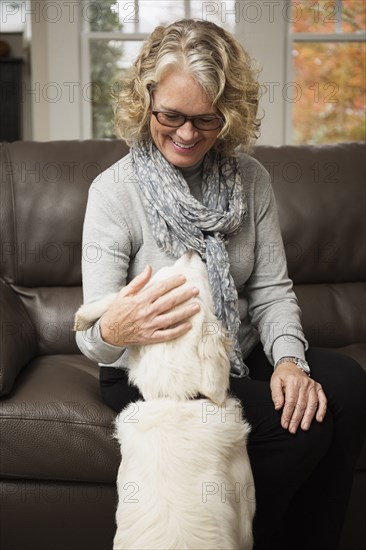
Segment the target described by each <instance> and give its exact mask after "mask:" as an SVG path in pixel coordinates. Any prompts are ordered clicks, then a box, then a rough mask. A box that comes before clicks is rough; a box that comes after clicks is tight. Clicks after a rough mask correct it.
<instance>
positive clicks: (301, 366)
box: [276, 357, 311, 376]
mask: <svg viewBox="0 0 366 550" xmlns="http://www.w3.org/2000/svg"><path fill="white" fill-rule="evenodd" d="M286 361H288V362H290V363H294V365H296V366H297V368H299V369H301V370H302V371H303V372H304V373H305V374H307V375H308V376H310V375H311V372H310V367H309V365H308V364H307V362H306V361H305V360H304V359H299V357H281V359H279V360H278V361H277V363H276V367H278V365H280V364H281V363H285V362H286Z"/></svg>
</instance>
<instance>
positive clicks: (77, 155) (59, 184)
mask: <svg viewBox="0 0 366 550" xmlns="http://www.w3.org/2000/svg"><path fill="white" fill-rule="evenodd" d="M127 151H128V148H127V146H126V145H125V144H124V143H123V142H122V141H117V140H116V141H108V140H86V141H80V142H78V141H53V142H46V143H37V142H26V141H24V142H15V143H11V144H2V145H1V146H0V160H1V164H2V165H1V179H2V181H1V203H0V218H1V228H2V231H1V249H2V254H1V259H0V276H2V277H3V278H4V279H5V280H6V281H7V282H8V283H13V284H18V285H21V286H24V287H37V286H74V285H80V284H81V260H80V258H81V253H82V251H81V235H82V228H83V221H84V212H85V207H86V202H87V197H88V190H89V186H90V184H91V182H92V181H93V179H95V178H96V177H97V176H98V175H99V174H100V173H101V172H102V171H103V170H105V169H106V168H108V167H109V166H111V165H112V164H113V163H114V162H116V161H117V160H118V159H119V158H121V157H123V156H124V155H125V154H126V153H127ZM3 228H4V229H3Z"/></svg>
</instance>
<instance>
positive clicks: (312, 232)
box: [0, 140, 366, 550]
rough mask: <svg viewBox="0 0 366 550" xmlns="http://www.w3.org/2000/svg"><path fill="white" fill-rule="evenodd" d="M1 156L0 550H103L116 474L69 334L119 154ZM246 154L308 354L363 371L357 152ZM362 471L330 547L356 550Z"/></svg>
mask: <svg viewBox="0 0 366 550" xmlns="http://www.w3.org/2000/svg"><path fill="white" fill-rule="evenodd" d="M0 153H1V274H0V275H1V281H0V297H1V301H0V311H1V350H0V395H1V397H0V418H1V424H0V425H1V432H0V445H1V450H0V486H1V492H0V512H1V516H0V517H1V519H0V548H1V549H2V550H50V549H52V550H84V549H85V550H108V549H110V548H111V545H112V539H113V536H114V511H115V506H116V490H115V480H116V474H117V468H118V465H119V450H118V447H117V445H116V443H115V441H114V440H113V439H112V430H111V424H112V421H113V418H114V413H113V412H112V411H111V410H110V409H109V408H108V407H107V406H106V405H104V403H103V402H102V400H101V398H100V395H99V386H98V368H97V365H95V364H93V363H92V362H91V361H89V360H88V359H87V358H85V357H83V356H82V355H81V354H80V353H79V350H78V348H77V346H76V344H75V339H74V333H73V331H72V324H73V313H74V312H75V310H76V309H77V307H78V305H79V304H80V303H81V301H82V293H81V269H80V264H81V262H80V259H81V254H82V253H87V251H82V250H81V235H82V225H83V217H84V211H85V205H86V201H87V193H88V187H89V185H90V183H91V181H92V180H93V179H94V178H95V177H96V176H97V175H98V174H99V173H100V172H101V171H102V170H104V169H105V168H107V167H108V166H109V165H111V164H112V163H113V162H115V161H116V160H117V159H118V158H120V157H121V156H123V155H124V154H125V153H126V147H125V146H124V145H123V144H122V143H121V142H117V141H102V140H91V141H84V142H77V141H69V142H67V141H64V142H49V143H34V142H16V143H12V144H8V145H6V144H3V145H2V146H1V152H0ZM255 156H256V157H257V158H258V159H259V160H260V161H261V162H262V163H263V164H264V165H265V166H266V167H267V169H268V170H269V172H270V173H271V174H272V176H273V185H274V189H275V193H276V196H277V201H278V206H279V214H280V220H281V226H282V230H283V235H284V240H285V245H286V253H287V259H288V266H289V272H290V275H291V277H292V278H293V280H294V282H295V291H296V293H297V295H298V298H299V301H300V305H301V307H302V310H303V324H304V328H305V333H306V334H307V337H308V339H309V340H310V343H311V344H312V345H314V346H325V347H332V348H335V349H337V350H339V351H340V352H342V353H345V354H349V355H350V356H352V357H354V358H356V359H357V360H358V361H359V362H360V363H362V365H363V367H364V368H366V342H365V335H366V326H365V325H366V320H365V278H366V277H365V224H364V207H365V188H364V182H365V180H366V178H365V173H364V169H365V148H364V144H357V143H348V144H339V145H329V146H323V147H314V146H301V147H296V146H286V147H279V148H275V147H264V146H262V147H257V149H256V151H255ZM269 245H270V243H269ZM365 469H366V453H365V452H364V453H363V455H362V457H361V459H360V461H359V464H358V468H357V471H356V473H355V483H354V489H353V494H352V500H351V504H350V507H349V514H348V518H347V523H346V526H345V529H344V534H343V542H342V545H341V548H342V550H361V548H363V543H364V541H365V540H366V536H365V522H364V518H363V517H362V512H363V506H364V502H365V501H364V500H363V498H364V495H365V480H366V472H365ZM314 498H316V495H314ZM304 521H305V522H306V518H304ZM314 549H315V546H314ZM314 549H312V550H314ZM309 550H310V549H309Z"/></svg>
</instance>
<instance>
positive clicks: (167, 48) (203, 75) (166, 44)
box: [114, 19, 260, 155]
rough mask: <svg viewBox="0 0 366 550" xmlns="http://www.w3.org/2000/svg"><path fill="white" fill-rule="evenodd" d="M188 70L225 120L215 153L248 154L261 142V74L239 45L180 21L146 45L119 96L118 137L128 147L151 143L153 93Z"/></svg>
mask: <svg viewBox="0 0 366 550" xmlns="http://www.w3.org/2000/svg"><path fill="white" fill-rule="evenodd" d="M174 67H176V68H178V69H179V70H184V71H186V72H187V74H189V75H190V76H192V77H193V79H194V80H195V81H196V82H197V83H198V84H200V85H201V86H202V88H203V89H204V91H205V92H206V94H207V95H208V97H209V98H210V100H211V101H212V105H213V106H214V107H215V108H216V109H217V112H218V113H219V114H220V115H221V116H222V117H223V118H224V125H223V127H222V129H221V131H220V133H219V135H218V138H217V141H216V144H215V148H216V150H219V151H220V152H222V153H224V154H228V155H230V154H233V152H234V149H235V148H236V147H238V146H241V149H243V150H245V151H248V150H250V148H251V146H252V144H253V142H254V141H255V139H256V138H257V137H258V133H259V128H260V119H259V118H257V110H258V100H259V91H260V86H259V83H258V81H257V78H256V77H257V74H258V71H257V70H256V69H254V68H253V67H252V63H251V59H250V58H249V56H248V54H247V53H246V51H245V50H244V48H243V47H242V46H241V44H240V43H239V42H238V41H237V40H236V39H235V38H234V37H233V36H232V35H231V34H229V33H228V32H226V31H225V30H224V29H222V28H221V27H219V26H217V25H215V24H214V23H211V22H209V21H201V20H194V19H181V20H179V21H176V22H175V23H172V24H171V25H168V26H166V27H163V26H158V27H157V28H156V29H155V30H154V31H153V32H152V34H151V35H150V37H149V38H148V39H147V40H146V41H145V42H144V44H143V46H142V49H141V51H140V54H139V56H138V58H137V59H136V61H135V63H134V65H133V67H131V69H130V70H127V72H126V73H125V75H124V77H123V78H122V79H121V81H120V82H119V83H118V87H117V92H116V93H115V103H114V112H115V125H116V134H117V135H118V136H119V137H120V138H122V139H123V140H124V141H126V142H127V144H128V145H132V144H133V143H135V142H137V141H140V140H145V139H148V138H150V137H151V136H150V124H149V122H150V108H151V107H150V102H151V100H150V93H151V91H152V90H153V89H154V88H155V87H156V86H157V85H158V83H159V80H160V78H161V77H162V75H163V74H164V72H165V71H166V70H167V69H171V68H174Z"/></svg>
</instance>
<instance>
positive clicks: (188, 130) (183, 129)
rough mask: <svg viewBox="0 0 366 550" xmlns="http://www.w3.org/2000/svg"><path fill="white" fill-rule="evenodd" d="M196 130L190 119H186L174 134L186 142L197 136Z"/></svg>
mask: <svg viewBox="0 0 366 550" xmlns="http://www.w3.org/2000/svg"><path fill="white" fill-rule="evenodd" d="M198 132H199V131H198V130H197V128H195V127H194V126H193V124H192V121H191V120H187V121H186V122H185V123H184V124H183V126H179V128H177V130H176V135H177V137H179V138H180V139H182V140H184V141H186V142H188V141H190V140H192V139H194V138H195V137H197V135H198Z"/></svg>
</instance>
